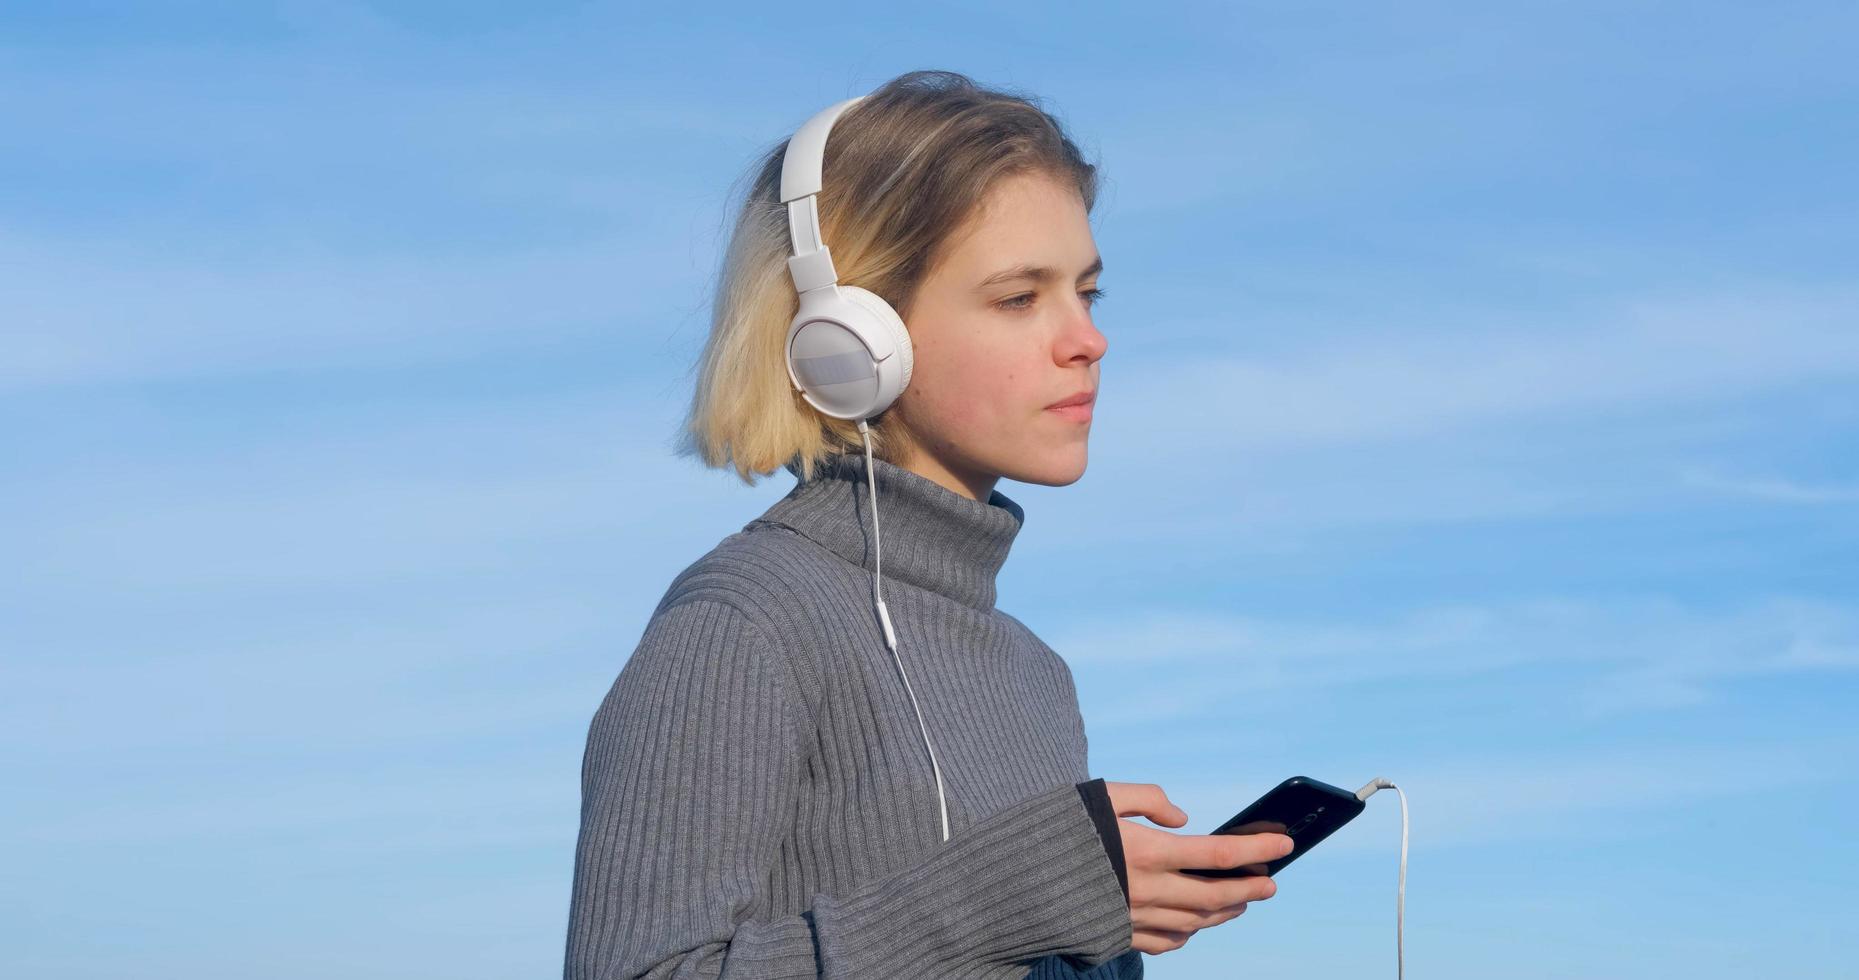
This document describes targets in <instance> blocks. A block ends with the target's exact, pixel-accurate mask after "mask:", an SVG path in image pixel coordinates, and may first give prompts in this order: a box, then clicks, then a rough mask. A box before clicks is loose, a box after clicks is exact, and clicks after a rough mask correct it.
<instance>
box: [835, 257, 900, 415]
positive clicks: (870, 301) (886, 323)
mask: <svg viewBox="0 0 1859 980" xmlns="http://www.w3.org/2000/svg"><path fill="white" fill-rule="evenodd" d="M839 295H841V296H843V297H845V298H846V299H847V300H850V301H851V302H852V303H853V304H855V305H856V306H857V307H858V308H859V309H861V310H864V311H866V312H867V313H870V314H871V320H872V322H874V323H876V324H877V325H878V329H880V330H887V331H889V332H890V335H891V342H892V343H893V344H895V345H896V347H897V355H896V356H897V360H898V365H897V367H898V370H899V372H900V375H901V377H900V378H899V380H898V382H897V392H896V394H894V395H892V396H891V398H890V400H888V401H887V402H886V403H885V407H886V408H889V407H890V403H891V402H893V401H895V400H896V398H897V395H901V394H903V393H904V389H905V388H908V387H910V372H911V369H912V367H913V366H914V364H915V360H916V359H915V357H914V356H913V355H914V353H915V352H914V351H913V350H912V349H911V346H910V331H909V330H907V329H905V327H904V318H903V317H900V316H898V315H897V311H896V310H893V309H891V304H889V303H886V302H885V301H884V297H882V296H879V295H878V294H877V293H874V292H872V291H871V290H869V289H860V288H859V287H857V286H846V285H841V286H840V287H839ZM880 411H882V409H880Z"/></svg>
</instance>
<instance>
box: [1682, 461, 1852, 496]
mask: <svg viewBox="0 0 1859 980" xmlns="http://www.w3.org/2000/svg"><path fill="white" fill-rule="evenodd" d="M1679 478H1680V480H1681V481H1682V482H1683V483H1684V484H1685V485H1686V486H1692V487H1701V488H1703V489H1706V490H1712V491H1716V492H1719V493H1723V494H1727V495H1729V496H1733V497H1747V498H1750V499H1754V500H1763V501H1770V502H1773V503H1782V504H1838V503H1855V502H1859V485H1853V484H1832V483H1822V484H1815V483H1803V482H1800V481H1797V480H1790V479H1786V478H1783V477H1751V476H1727V475H1724V474H1722V473H1719V472H1717V471H1715V470H1710V469H1704V468H1695V467H1694V468H1690V469H1686V470H1684V471H1683V472H1682V473H1680V474H1679Z"/></svg>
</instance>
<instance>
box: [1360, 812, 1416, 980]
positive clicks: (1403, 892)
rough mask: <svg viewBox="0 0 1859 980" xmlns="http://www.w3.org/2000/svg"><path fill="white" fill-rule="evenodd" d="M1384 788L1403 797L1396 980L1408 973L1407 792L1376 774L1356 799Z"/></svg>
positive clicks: (1396, 909)
mask: <svg viewBox="0 0 1859 980" xmlns="http://www.w3.org/2000/svg"><path fill="white" fill-rule="evenodd" d="M1382 789H1391V790H1393V791H1394V793H1395V795H1396V796H1399V797H1400V798H1401V879H1400V886H1399V888H1398V890H1396V892H1395V895H1394V975H1395V977H1396V980H1401V978H1404V977H1405V976H1406V973H1407V963H1406V960H1407V954H1406V952H1405V951H1404V950H1403V949H1402V948H1401V947H1402V940H1401V932H1402V928H1401V917H1402V910H1403V909H1404V908H1405V907H1406V905H1407V793H1406V792H1404V791H1403V790H1402V789H1401V788H1400V787H1399V786H1396V785H1394V783H1392V782H1390V781H1389V780H1387V779H1384V778H1382V777H1380V776H1376V777H1375V778H1374V779H1372V780H1370V781H1369V783H1368V785H1366V786H1364V787H1362V788H1361V789H1359V790H1356V799H1358V800H1361V801H1363V802H1364V803H1366V802H1368V798H1369V797H1371V796H1374V795H1375V791H1376V790H1382Z"/></svg>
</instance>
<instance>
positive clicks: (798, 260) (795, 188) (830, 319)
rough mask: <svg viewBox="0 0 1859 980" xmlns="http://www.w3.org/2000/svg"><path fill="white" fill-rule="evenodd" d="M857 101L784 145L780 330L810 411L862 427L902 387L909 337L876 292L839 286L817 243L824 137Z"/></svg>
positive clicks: (830, 111)
mask: <svg viewBox="0 0 1859 980" xmlns="http://www.w3.org/2000/svg"><path fill="white" fill-rule="evenodd" d="M864 98H865V97H864V96H859V97H858V98H856V99H847V100H845V101H844V102H840V103H838V104H836V105H832V106H828V107H827V108H826V109H825V110H823V111H821V112H820V113H819V114H818V115H816V116H814V117H813V118H812V119H809V120H807V122H806V123H805V124H804V125H802V126H801V127H800V129H799V131H797V132H796V133H795V134H794V136H793V137H792V138H791V139H789V140H788V144H787V152H786V153H785V154H784V155H783V156H782V158H781V203H783V204H785V205H787V225H788V237H789V238H790V239H791V240H792V241H793V244H794V255H793V257H792V258H790V259H788V260H787V268H788V275H790V276H792V277H793V279H794V289H795V291H796V292H798V293H799V294H800V311H799V312H798V313H796V314H795V315H794V321H793V322H792V323H790V324H789V325H788V328H787V369H788V377H789V379H790V380H792V381H793V382H794V387H795V388H797V389H799V390H800V393H801V396H802V397H804V398H806V399H807V403H808V404H810V405H812V406H813V407H814V408H817V409H819V410H820V411H822V412H824V413H826V414H827V415H830V416H832V417H833V418H836V419H857V420H859V421H860V422H863V421H864V420H866V419H869V418H871V417H872V416H874V415H877V414H878V413H879V412H882V411H884V410H885V409H886V408H889V407H890V405H891V403H892V402H894V401H896V400H897V396H898V395H900V394H902V393H903V390H904V387H905V386H906V385H908V384H910V365H911V350H910V334H909V333H908V332H906V331H905V330H904V321H903V318H902V317H899V316H898V315H897V311H896V310H893V309H891V304H889V303H886V302H885V301H884V300H883V299H882V298H880V297H879V296H878V295H877V294H876V293H873V292H871V291H869V290H865V289H860V288H859V287H857V286H842V285H840V284H839V272H838V270H836V269H834V268H833V253H832V250H831V249H829V248H827V247H826V244H825V243H824V242H822V241H820V208H819V193H820V173H821V171H822V170H823V169H824V167H825V162H826V134H827V133H829V132H831V131H832V128H833V123H834V121H836V120H837V119H838V118H839V114H840V113H842V112H844V111H846V110H847V109H849V108H851V107H852V106H853V105H854V104H856V103H858V102H859V101H861V100H863V99H864Z"/></svg>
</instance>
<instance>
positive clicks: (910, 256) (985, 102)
mask: <svg viewBox="0 0 1859 980" xmlns="http://www.w3.org/2000/svg"><path fill="white" fill-rule="evenodd" d="M787 142H788V141H787V139H786V138H783V139H782V140H781V142H780V143H779V144H777V145H775V146H774V147H773V148H772V149H770V150H768V151H767V152H765V153H764V154H763V155H762V156H761V157H760V158H759V159H758V161H757V162H756V163H755V164H754V165H752V166H751V167H750V169H749V170H748V171H747V172H745V175H744V176H746V177H751V178H752V183H751V184H750V187H749V191H748V193H747V195H746V196H745V197H744V199H743V201H742V204H741V206H740V211H739V212H738V214H737V217H736V224H735V229H734V231H733V232H732V234H731V236H730V240H729V244H728V247H727V248H726V249H725V251H724V255H723V260H722V265H721V270H720V274H719V276H718V280H717V285H716V292H715V294H714V300H713V303H712V309H711V324H710V336H709V339H708V340H707V341H706V342H705V344H704V349H703V353H702V355H701V356H700V357H699V359H698V362H697V365H696V372H697V383H696V387H695V391H694V393H693V395H692V398H691V405H690V411H689V413H688V414H687V416H686V418H685V421H684V424H683V427H682V429H681V431H680V433H679V438H678V440H677V443H676V451H677V453H678V454H679V455H681V456H697V457H699V458H701V459H702V460H703V462H704V464H705V465H707V466H711V467H719V468H720V467H724V466H730V467H733V468H734V469H735V470H736V474H737V476H738V477H739V478H741V480H742V481H743V482H744V483H747V484H749V485H751V486H753V485H755V482H756V477H757V476H767V475H770V474H772V473H773V472H774V471H775V469H776V468H777V467H779V468H784V469H786V470H787V471H788V472H790V473H793V474H795V475H796V476H798V477H800V478H801V479H803V480H807V479H811V478H812V477H813V472H814V468H815V465H816V464H817V463H818V462H819V461H820V460H822V459H823V458H825V457H827V456H829V455H832V454H835V453H839V452H845V451H850V450H853V449H857V450H859V451H861V452H862V451H863V445H864V444H863V442H862V441H861V440H860V438H859V434H858V424H857V422H855V421H851V420H846V419H835V418H831V417H830V416H827V415H825V414H822V413H820V412H818V411H816V410H815V409H814V408H813V406H811V405H809V404H807V402H806V401H805V400H804V399H803V398H801V396H800V393H799V392H797V391H795V390H794V389H793V385H792V384H791V382H790V381H789V379H788V375H787V367H786V352H785V350H784V347H785V346H786V341H787V328H788V324H789V323H790V322H791V321H792V320H793V318H794V314H795V313H796V312H797V311H798V310H799V308H800V300H799V297H798V296H797V295H796V294H795V292H794V282H793V280H792V279H791V278H789V275H788V268H787V259H788V256H790V255H792V254H793V252H792V245H791V243H790V241H789V239H788V224H787V208H786V205H784V204H782V203H781V201H780V181H781V159H782V155H783V154H784V153H785V152H786V151H787ZM1024 173H1038V174H1044V175H1048V176H1051V177H1053V178H1055V179H1057V180H1060V181H1062V182H1067V183H1069V184H1071V185H1073V186H1075V187H1076V188H1077V189H1078V192H1079V195H1080V196H1081V197H1082V198H1083V200H1084V206H1085V211H1086V213H1087V214H1088V213H1089V212H1090V210H1091V209H1092V207H1093V206H1094V205H1095V204H1096V201H1097V167H1096V166H1094V165H1093V164H1091V163H1088V162H1086V161H1085V159H1084V158H1083V156H1082V154H1080V153H1079V150H1078V147H1077V146H1076V145H1075V144H1074V143H1073V142H1072V140H1071V139H1070V138H1069V137H1068V136H1067V135H1066V134H1065V131H1064V128H1063V127H1062V126H1061V124H1060V123H1059V121H1058V120H1057V119H1056V118H1054V117H1053V116H1052V115H1050V114H1048V113H1047V112H1046V111H1045V110H1044V109H1042V108H1040V106H1039V104H1038V100H1036V99H1034V98H1032V97H1029V96H1023V95H1019V94H1014V93H1010V92H1004V91H997V90H994V89H988V88H983V87H981V86H979V85H977V84H976V83H975V82H974V81H972V80H971V79H969V78H968V77H967V76H965V75H961V74H958V73H955V72H948V71H913V72H908V73H906V74H903V75H899V76H898V77H896V78H894V79H892V80H891V81H889V82H886V83H885V84H884V85H882V86H880V87H879V88H878V89H876V90H875V91H873V92H872V93H871V94H870V95H869V96H868V97H867V98H865V99H864V100H863V101H861V102H859V103H858V104H857V105H854V106H853V107H852V108H850V109H848V110H846V112H845V113H844V114H843V115H841V116H840V117H839V119H838V121H837V122H836V123H835V124H834V126H833V129H832V132H831V134H830V135H829V136H828V139H827V145H826V152H825V161H824V170H823V177H822V189H821V193H820V197H819V208H820V227H821V233H822V235H821V237H822V239H823V240H824V241H825V242H826V244H827V245H828V247H830V248H831V249H832V250H833V264H834V266H835V267H836V268H837V269H838V272H839V281H840V282H841V283H844V284H846V285H852V286H859V287H862V288H864V289H868V290H870V291H872V292H874V293H876V294H878V295H879V296H881V297H883V298H884V299H885V301H886V302H888V303H890V304H891V306H892V308H893V309H895V310H897V312H898V315H900V316H902V317H904V318H905V320H906V322H908V318H909V313H908V310H909V308H910V304H911V301H912V299H913V298H914V295H915V292H916V290H917V287H918V285H919V284H920V283H921V282H922V281H923V278H924V277H925V276H926V275H927V274H928V272H929V270H930V269H932V268H934V267H935V266H934V263H935V262H936V260H937V259H938V258H939V251H940V249H941V248H942V247H943V246H944V245H945V244H946V243H948V242H950V240H951V239H952V237H953V236H954V235H955V233H956V232H958V231H959V230H961V229H962V228H963V227H964V226H965V225H966V224H967V222H968V221H969V220H970V219H971V218H972V217H973V216H974V215H975V214H976V211H977V208H978V206H979V205H980V204H981V202H982V200H983V198H985V197H986V195H987V193H988V191H989V189H990V188H991V187H992V186H993V185H994V183H995V181H997V180H999V179H1001V178H1002V177H1006V176H1010V175H1016V174H1024ZM738 183H740V179H739V181H738ZM889 415H890V412H889V411H888V410H887V411H885V412H882V413H880V414H879V415H877V416H875V417H873V418H872V419H871V420H870V421H869V423H868V424H869V427H870V432H871V437H872V452H873V454H874V455H876V456H877V457H878V458H880V459H884V460H887V461H889V462H894V463H895V462H900V461H901V457H902V456H903V455H905V454H906V453H908V452H909V451H910V445H909V436H908V433H907V432H905V431H903V430H902V429H901V428H899V427H897V426H895V425H887V424H886V421H887V416H889Z"/></svg>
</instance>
